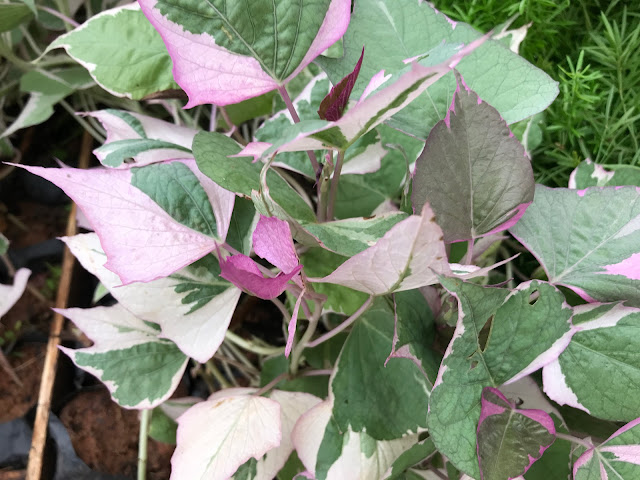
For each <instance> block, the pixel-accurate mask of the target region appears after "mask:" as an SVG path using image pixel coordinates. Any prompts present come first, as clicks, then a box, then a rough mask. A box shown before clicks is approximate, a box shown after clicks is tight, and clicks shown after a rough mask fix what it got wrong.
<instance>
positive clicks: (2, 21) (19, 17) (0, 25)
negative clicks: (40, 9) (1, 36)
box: [0, 3, 33, 33]
mask: <svg viewBox="0 0 640 480" xmlns="http://www.w3.org/2000/svg"><path fill="white" fill-rule="evenodd" d="M32 15H33V11H32V10H31V8H29V6H28V5H25V4H21V3H0V33H2V32H8V31H9V30H13V29H14V28H16V27H19V26H20V25H21V24H23V23H24V22H26V21H27V20H29V19H31V17H32Z"/></svg>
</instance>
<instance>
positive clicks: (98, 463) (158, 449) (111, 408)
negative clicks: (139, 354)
mask: <svg viewBox="0 0 640 480" xmlns="http://www.w3.org/2000/svg"><path fill="white" fill-rule="evenodd" d="M60 420H61V421H62V423H63V424H64V426H65V427H66V428H67V432H68V433H69V436H70V437H71V443H72V445H73V448H74V450H75V451H76V454H77V455H78V456H79V457H80V458H81V459H82V460H83V461H84V462H85V463H86V464H87V465H88V466H89V467H90V468H91V469H93V470H96V471H98V472H104V473H111V474H120V475H126V476H129V477H131V478H134V477H135V474H136V471H137V465H138V428H139V420H138V411H136V410H125V409H123V408H120V407H119V406H118V405H117V404H115V403H114V402H113V400H111V397H110V396H109V392H108V391H107V390H106V389H105V388H99V389H96V390H94V391H85V392H81V393H79V394H78V395H76V396H75V398H73V400H71V401H70V402H69V403H67V404H66V405H65V407H64V408H63V409H62V411H61V412H60ZM174 449H175V445H168V444H165V443H160V442H156V441H155V440H153V439H151V438H150V439H149V445H148V454H147V455H148V460H147V478H148V479H149V480H165V479H168V478H169V473H170V462H171V455H172V454H173V450H174Z"/></svg>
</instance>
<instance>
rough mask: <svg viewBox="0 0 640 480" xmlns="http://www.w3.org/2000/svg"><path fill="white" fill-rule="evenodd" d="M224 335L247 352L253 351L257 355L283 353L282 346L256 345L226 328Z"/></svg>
mask: <svg viewBox="0 0 640 480" xmlns="http://www.w3.org/2000/svg"><path fill="white" fill-rule="evenodd" d="M224 336H225V338H226V339H227V340H229V341H230V342H231V343H233V344H235V345H237V346H238V347H240V348H244V349H245V350H247V351H248V352H253V353H256V354H258V355H279V354H281V353H284V347H271V346H268V347H263V346H261V345H256V344H255V343H253V342H251V341H249V340H245V339H244V338H242V337H240V336H238V335H236V334H235V333H233V332H231V331H229V330H227V333H225V334H224Z"/></svg>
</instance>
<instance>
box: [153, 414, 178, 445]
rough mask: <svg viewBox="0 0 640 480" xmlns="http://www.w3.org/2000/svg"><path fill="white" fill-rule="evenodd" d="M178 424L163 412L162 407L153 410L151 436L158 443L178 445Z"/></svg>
mask: <svg viewBox="0 0 640 480" xmlns="http://www.w3.org/2000/svg"><path fill="white" fill-rule="evenodd" d="M177 429H178V424H177V423H176V421H175V420H173V419H172V418H171V417H169V415H167V414H166V413H164V412H163V411H162V408H161V407H156V408H154V409H153V413H152V414H151V424H150V425H149V436H150V437H151V438H153V439H154V440H155V441H157V442H162V443H169V444H171V445H175V444H176V430H177Z"/></svg>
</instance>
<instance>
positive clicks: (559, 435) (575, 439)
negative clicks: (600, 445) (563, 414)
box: [556, 432, 594, 450]
mask: <svg viewBox="0 0 640 480" xmlns="http://www.w3.org/2000/svg"><path fill="white" fill-rule="evenodd" d="M556 438H559V439H560V440H566V441H567V442H571V443H576V444H578V445H582V446H583V447H585V448H586V449H587V450H589V449H591V448H593V447H594V446H593V445H592V444H591V443H589V442H587V441H586V440H584V439H582V438H578V437H574V436H573V435H567V434H566V433H560V432H556Z"/></svg>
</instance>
